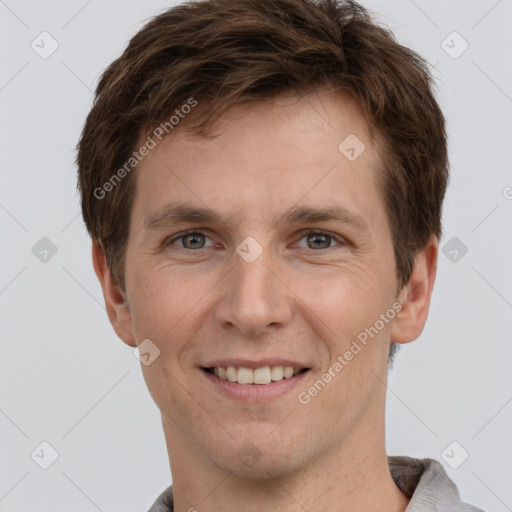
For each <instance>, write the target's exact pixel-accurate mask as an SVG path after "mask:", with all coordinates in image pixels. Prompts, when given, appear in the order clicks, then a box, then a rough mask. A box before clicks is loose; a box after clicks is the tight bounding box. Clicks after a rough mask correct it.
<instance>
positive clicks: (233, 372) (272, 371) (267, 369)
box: [201, 366, 310, 386]
mask: <svg viewBox="0 0 512 512" xmlns="http://www.w3.org/2000/svg"><path fill="white" fill-rule="evenodd" d="M201 370H203V371H204V372H205V373H208V374H210V375H213V376H214V377H217V378H218V379H219V380H224V381H229V382H233V383H237V384H243V385H248V386H257V385H259V386H264V385H269V384H271V383H272V382H278V381H282V380H285V379H293V378H294V377H296V376H298V375H301V374H303V373H306V372H308V371H309V370H310V368H299V367H294V366H262V367H259V368H247V367H244V366H214V367H213V366H212V367H208V368H207V367H201Z"/></svg>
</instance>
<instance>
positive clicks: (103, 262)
mask: <svg viewBox="0 0 512 512" xmlns="http://www.w3.org/2000/svg"><path fill="white" fill-rule="evenodd" d="M92 264H93V267H94V272H96V276H97V277H98V279H99V281H100V284H101V287H102V289H103V298H104V299H105V307H106V310H107V315H108V319H109V320H110V323H111V324H112V327H113V328H114V331H116V334H117V335H118V336H119V338H121V340H123V341H124V342H125V343H126V344H127V345H129V346H131V347H135V346H136V343H135V337H134V335H133V328H132V319H131V315H130V311H129V309H128V303H127V301H126V298H125V295H124V293H123V291H122V290H121V288H120V287H119V286H117V285H116V284H115V282H114V280H113V279H112V275H111V273H110V269H109V268H108V266H107V259H106V256H105V251H104V250H103V247H102V246H101V245H100V243H99V242H96V241H95V240H93V242H92Z"/></svg>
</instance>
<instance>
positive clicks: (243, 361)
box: [201, 358, 309, 369]
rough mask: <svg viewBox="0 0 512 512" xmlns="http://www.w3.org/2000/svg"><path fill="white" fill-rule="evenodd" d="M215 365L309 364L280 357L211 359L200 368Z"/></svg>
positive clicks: (253, 366) (250, 366) (245, 366)
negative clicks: (256, 359)
mask: <svg viewBox="0 0 512 512" xmlns="http://www.w3.org/2000/svg"><path fill="white" fill-rule="evenodd" d="M217 366H223V367H227V366H237V367H241V366H242V367H244V368H253V369H255V368H263V367H264V366H293V367H294V368H309V366H307V365H305V364H303V363H299V362H297V361H292V360H291V359H281V358H269V359H259V360H258V361H255V360H248V359H238V358H234V359H213V360H211V361H208V362H207V363H205V364H203V365H201V367H202V368H215V367H217Z"/></svg>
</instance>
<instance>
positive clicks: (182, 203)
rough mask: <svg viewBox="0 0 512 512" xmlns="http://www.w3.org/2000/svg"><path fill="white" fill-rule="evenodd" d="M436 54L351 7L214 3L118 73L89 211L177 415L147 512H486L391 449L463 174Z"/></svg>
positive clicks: (135, 329)
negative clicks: (447, 198)
mask: <svg viewBox="0 0 512 512" xmlns="http://www.w3.org/2000/svg"><path fill="white" fill-rule="evenodd" d="M431 86H432V81H431V78H430V76H429V74H428V71H427V67H426V65H425V62H424V61H423V60H422V59H421V58H420V57H419V56H418V55H416V54H415V53H414V52H412V51H411V50H409V49H407V48H404V47H403V46H401V45H399V44H398V43H397V42H396V41H395V40H394V39H393V36H392V35H391V34H390V33H389V32H388V31H386V30H384V29H383V28H380V27H379V26H377V25H375V24H374V23H373V21H372V20H371V18H370V17H369V15H368V14H367V12H366V11H365V10H364V9H363V8H362V7H361V6H359V5H358V4H357V3H355V2H349V1H339V2H336V1H335V0H318V1H316V2H313V1H312V0H237V1H236V2H233V1H232V0H202V1H196V2H191V3H185V4H182V5H180V6H177V7H175V8H172V9H169V10H168V11H167V12H165V13H163V14H161V15H159V16H157V17H156V18H154V19H153V20H152V21H150V22H149V23H148V24H147V25H146V26H145V27H144V28H143V29H142V30H141V31H140V32H139V33H138V34H136V35H135V36H134V37H133V39H132V40H131V41H130V43H129V45H128V47H127V49H126V50H125V52H124V53H123V55H122V56H121V57H120V58H119V59H117V60H116V61H115V62H113V63H112V64H111V65H110V67H109V68H108V69H107V70H106V71H105V73H104V74H103V76H102V78H101V80H100V83H99V85H98V89H97V97H96V102H95V105H94V107H93V109H92V111H91V113H90V114H89V116H88V118H87V122H86V125H85V128H84V131H83V134H82V137H81V140H80V143H79V152H78V167H79V188H80V192H81V194H82V211H83V216H84V219H85V222H86V225H87V228H88V230H89V233H90V234H91V237H92V239H93V246H92V251H93V264H94V269H95V271H96V274H97V276H98V278H99V280H100V282H101V285H102V288H103V293H104V298H105V303H106V308H107V312H108V316H109V319H110V321H111V323H112V325H113V328H114V329H115V331H116V333H117V334H118V336H119V337H120V338H121V339H122V340H123V341H124V342H125V343H126V344H128V345H130V346H132V347H138V350H139V356H140V358H141V361H142V363H143V365H142V369H143V374H144V377H145V380H146V382H147V385H148V388H149V390H150V392H151V395H152V397H153V398H154V400H155V403H156V404H157V406H158V407H159V409H160V411H161V413H162V422H163V428H164V432H165V438H166V443H167V450H168V454H169V461H170V467H171V472H172V478H173V483H172V487H169V488H168V489H166V490H165V491H164V492H163V493H162V495H161V496H160V497H159V498H158V499H157V501H156V502H155V503H154V505H153V506H152V507H151V511H153V512H164V511H168V510H174V511H177V512H184V511H189V512H190V511H194V510H197V511H199V512H203V511H204V512H207V511H235V510H244V511H260V510H279V511H284V512H287V511H295V510H308V511H327V512H329V511H339V510H347V511H349V510H350V511H353V512H359V511H367V510H380V511H386V512H388V511H389V512H398V511H403V510H407V511H427V510H428V511H434V510H435V511H454V510H478V509H476V508H474V507H471V506H469V505H464V504H463V503H461V501H460V499H459V496H458V492H457V490H456V488H455V486H454V484H453V483H452V482H451V481H450V480H449V479H448V477H447V475H446V473H445V472H444V470H443V469H442V467H441V466H440V464H439V463H438V462H436V461H433V460H431V459H424V460H416V459H411V458H408V457H387V454H386V450H385V442H384V408H385V391H386V377H387V368H388V358H389V357H390V353H391V352H392V348H393V347H395V346H396V345H395V344H401V343H407V342H410V341H412V340H414V339H416V338H417V337H418V336H419V335H420V333H421V331H422V329H423V327H424V325H425V321H426V318H427V314H428V309H429V303H430V297H431V293H432V288H433V284H434V279H435V274H436V263H437V254H438V240H439V238H440V236H441V205H442V201H443V197H444V193H445V188H446V183H447V177H448V163H447V151H446V134H445V122H444V118H443V115H442V113H441V111H440V109H439V107H438V105H437V103H436V101H435V98H434V96H433V93H432V90H431Z"/></svg>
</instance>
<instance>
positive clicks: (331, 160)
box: [132, 93, 382, 228]
mask: <svg viewBox="0 0 512 512" xmlns="http://www.w3.org/2000/svg"><path fill="white" fill-rule="evenodd" d="M199 107H200V105H199ZM186 123H187V119H185V120H184V121H183V125H182V126H180V127H179V129H177V130H176V131H174V132H173V133H171V134H169V135H168V136H167V137H165V138H164V139H163V140H162V141H161V142H159V143H158V144H157V145H156V147H155V149H153V150H152V151H151V152H150V153H149V154H148V155H147V156H146V157H145V158H144V159H143V160H142V161H141V162H140V163H139V165H138V167H137V170H136V181H137V183H136V197H135V202H134V205H133V210H132V213H133V217H134V220H135V222H136V223H137V227H139V228H142V227H143V225H144V224H147V220H148V218H150V217H151V216H153V217H155V215H157V214H158V212H162V209H165V208H167V207H168V206H169V205H171V206H172V204H173V203H175V204H176V205H177V204H180V205H184V204H189V205H191V206H192V207H196V208H202V209H210V210H214V211H215V212H221V213H222V212H223V213H224V214H225V216H226V218H227V217H229V216H230V217H231V218H232V219H235V220H238V221H242V219H243V218H245V217H246V216H249V217H250V216H251V215H252V216H255V217H258V219H260V221H261V222H263V220H264V219H265V221H266V222H267V223H272V224H275V222H276V219H278V218H280V217H281V216H282V214H284V213H285V210H289V209H290V208H292V207H294V206H298V205H301V204H302V205H308V206H317V207H320V206H322V205H323V206H329V207H341V208H345V209H346V210H350V211H354V213H356V215H358V216H359V217H361V218H365V217H366V219H367V221H368V223H370V224H371V222H372V217H375V214H376V212H375V210H376V208H375V206H377V207H379V206H382V204H381V203H379V201H380V199H379V197H377V196H378V195H379V194H378V192H377V187H376V179H375V178H376V167H377V166H378V165H379V161H378V160H379V159H378V152H377V150H376V148H375V147H374V144H373V142H372V139H371V134H370V130H369V127H368V124H367V122H366V119H365V118H364V116H363V114H362V112H361V110H360V108H359V106H358V105H357V103H355V102H354V101H353V100H351V99H350V98H348V97H346V96H341V95H339V94H333V93H314V94H310V95H307V96H305V97H298V96H289V97H279V98H275V99H272V100H269V101H264V102H263V101H262V102H258V103H250V104H241V105H238V106H236V107H233V108H232V109H230V110H229V111H228V112H226V113H225V114H224V115H223V116H222V117H221V118H220V119H219V120H218V121H217V122H216V123H215V125H214V126H213V135H214V136H213V137H211V138H208V137H207V138H205V137H200V136H197V135H195V134H194V133H193V132H191V131H190V130H188V127H187V124H186ZM376 201H377V203H379V204H376ZM377 209H378V208H377Z"/></svg>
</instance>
